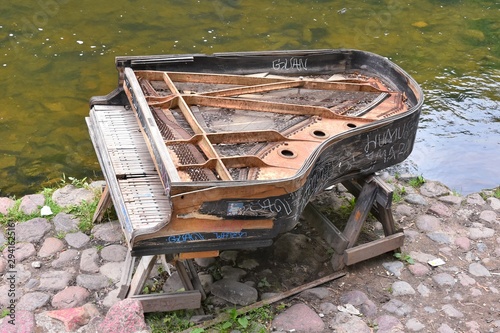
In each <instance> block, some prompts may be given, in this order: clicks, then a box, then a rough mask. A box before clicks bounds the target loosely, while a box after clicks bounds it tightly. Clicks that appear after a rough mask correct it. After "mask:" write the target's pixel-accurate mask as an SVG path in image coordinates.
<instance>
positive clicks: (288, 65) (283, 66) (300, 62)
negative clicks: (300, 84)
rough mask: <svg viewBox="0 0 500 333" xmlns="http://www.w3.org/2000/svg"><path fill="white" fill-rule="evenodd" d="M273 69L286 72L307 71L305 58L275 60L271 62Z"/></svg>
mask: <svg viewBox="0 0 500 333" xmlns="http://www.w3.org/2000/svg"><path fill="white" fill-rule="evenodd" d="M273 69H274V70H281V71H288V70H292V69H294V70H298V71H307V58H305V59H304V58H296V57H291V58H284V59H281V58H280V59H276V60H273Z"/></svg>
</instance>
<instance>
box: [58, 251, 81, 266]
mask: <svg viewBox="0 0 500 333" xmlns="http://www.w3.org/2000/svg"><path fill="white" fill-rule="evenodd" d="M77 257H78V251H77V250H75V249H69V250H66V251H64V252H61V253H59V258H57V259H56V260H54V261H52V267H53V268H61V267H65V266H69V265H73V260H76V259H77Z"/></svg>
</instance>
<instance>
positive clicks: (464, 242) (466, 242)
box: [455, 236, 471, 251]
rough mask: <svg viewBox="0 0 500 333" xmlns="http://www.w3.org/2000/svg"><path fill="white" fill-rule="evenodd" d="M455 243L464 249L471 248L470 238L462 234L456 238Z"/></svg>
mask: <svg viewBox="0 0 500 333" xmlns="http://www.w3.org/2000/svg"><path fill="white" fill-rule="evenodd" d="M455 245H456V246H458V247H459V248H461V249H462V250H463V251H469V250H470V245H471V244H470V239H469V238H467V237H465V236H462V237H457V238H455Z"/></svg>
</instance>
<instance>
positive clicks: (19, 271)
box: [3, 264, 31, 285]
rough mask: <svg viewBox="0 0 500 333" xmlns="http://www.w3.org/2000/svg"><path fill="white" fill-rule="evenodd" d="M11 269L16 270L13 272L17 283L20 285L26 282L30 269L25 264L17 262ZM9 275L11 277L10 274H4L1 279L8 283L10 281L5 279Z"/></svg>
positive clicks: (29, 277)
mask: <svg viewBox="0 0 500 333" xmlns="http://www.w3.org/2000/svg"><path fill="white" fill-rule="evenodd" d="M12 271H14V272H16V274H15V278H16V280H15V281H16V283H17V284H18V285H22V284H24V283H26V282H27V281H28V280H29V279H31V271H30V270H29V268H27V266H26V265H23V264H17V265H16V266H15V267H14V269H12ZM10 277H11V274H5V275H4V276H3V280H4V281H6V282H8V283H9V282H10V281H9V280H7V279H8V278H10Z"/></svg>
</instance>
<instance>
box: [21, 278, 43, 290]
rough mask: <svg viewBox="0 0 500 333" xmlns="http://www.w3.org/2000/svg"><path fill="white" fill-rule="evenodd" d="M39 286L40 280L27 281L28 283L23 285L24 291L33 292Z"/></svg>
mask: <svg viewBox="0 0 500 333" xmlns="http://www.w3.org/2000/svg"><path fill="white" fill-rule="evenodd" d="M39 285H40V280H38V279H29V281H28V282H26V284H25V285H24V289H25V290H35V289H36V288H38V286H39Z"/></svg>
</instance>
